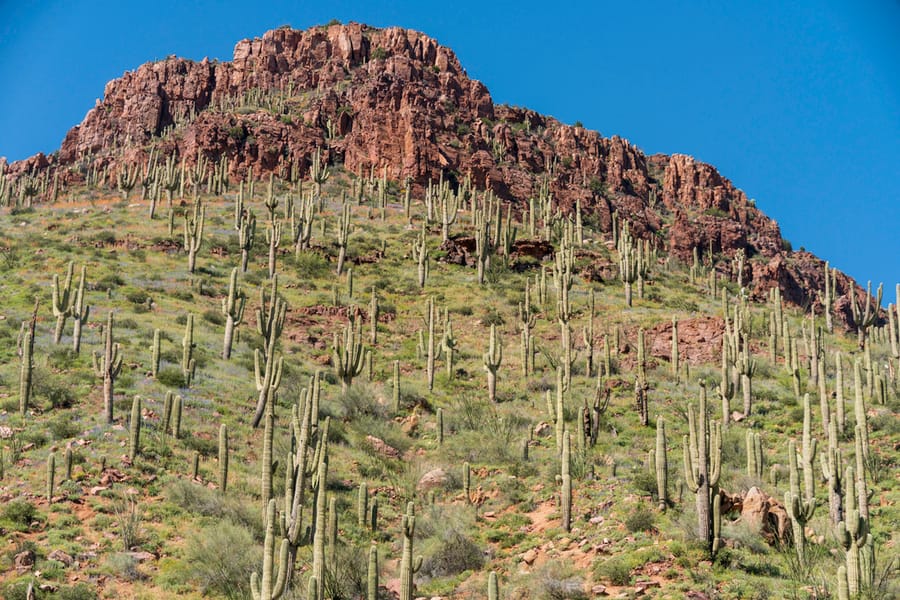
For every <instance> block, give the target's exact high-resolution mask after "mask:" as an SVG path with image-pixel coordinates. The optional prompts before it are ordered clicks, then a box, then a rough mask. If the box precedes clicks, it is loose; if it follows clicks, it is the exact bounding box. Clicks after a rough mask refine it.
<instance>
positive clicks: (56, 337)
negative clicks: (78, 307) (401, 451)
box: [52, 261, 74, 344]
mask: <svg viewBox="0 0 900 600" xmlns="http://www.w3.org/2000/svg"><path fill="white" fill-rule="evenodd" d="M73 269H74V263H73V262H72V261H69V265H68V267H67V268H66V280H65V283H63V284H62V285H60V284H59V275H53V294H52V305H53V316H54V317H56V329H54V330H53V343H54V344H58V343H59V341H60V340H61V339H62V332H63V327H65V325H66V318H67V317H68V316H69V315H70V314H72V271H73Z"/></svg>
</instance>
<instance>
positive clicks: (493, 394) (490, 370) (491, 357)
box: [482, 324, 503, 402]
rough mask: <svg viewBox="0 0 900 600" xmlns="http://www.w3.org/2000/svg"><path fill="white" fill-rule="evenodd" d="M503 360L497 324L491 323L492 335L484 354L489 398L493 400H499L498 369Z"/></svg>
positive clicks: (483, 359) (483, 360)
mask: <svg viewBox="0 0 900 600" xmlns="http://www.w3.org/2000/svg"><path fill="white" fill-rule="evenodd" d="M502 360H503V345H502V344H501V343H500V338H499V337H498V336H497V327H496V325H493V324H492V325H491V336H490V338H489V342H488V350H487V352H485V353H484V355H483V356H482V362H483V363H484V370H485V372H486V373H487V385H488V399H490V401H491V402H496V401H497V370H498V369H499V368H500V362H501V361H502Z"/></svg>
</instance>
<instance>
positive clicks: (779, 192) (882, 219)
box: [0, 0, 900, 302]
mask: <svg viewBox="0 0 900 600" xmlns="http://www.w3.org/2000/svg"><path fill="white" fill-rule="evenodd" d="M433 6H434V5H433V3H428V2H421V1H419V2H406V1H403V2H401V1H397V2H375V1H369V2H346V1H340V0H334V1H331V2H321V3H301V2H267V3H265V6H264V7H252V6H251V5H250V4H249V3H247V2H204V1H198V2H190V1H184V2H181V3H175V2H168V1H162V0H161V1H158V2H154V3H152V4H148V5H147V6H144V3H137V2H134V3H132V2H99V1H98V2H86V1H80V0H70V1H68V2H60V1H55V0H50V1H45V2H28V1H25V2H8V1H6V0H2V1H0V14H2V15H3V18H2V21H0V81H3V82H4V83H5V85H4V86H3V91H2V93H0V156H7V157H8V158H9V159H11V160H13V159H19V158H24V157H26V156H28V155H31V154H33V153H35V152H38V151H43V152H50V151H52V150H54V149H56V148H57V147H58V146H59V143H60V141H61V140H62V138H63V136H64V135H65V132H66V131H67V130H68V129H69V128H70V127H71V126H73V125H75V124H77V123H79V122H80V121H81V119H82V118H83V116H84V114H85V112H86V111H87V110H88V109H89V108H90V107H91V106H93V104H94V101H95V99H96V98H98V97H100V96H101V95H102V93H103V86H104V84H105V83H106V82H107V81H108V80H110V79H113V78H115V77H118V76H120V75H121V74H122V73H123V72H124V71H126V70H130V69H133V68H135V67H137V66H138V65H140V64H141V63H143V62H146V61H148V60H154V59H160V58H163V57H165V56H167V55H169V54H177V55H179V56H185V57H188V58H194V59H201V58H203V57H204V56H209V57H210V58H219V59H222V60H229V59H230V58H231V53H232V50H233V48H234V44H235V42H237V41H238V40H239V39H242V38H246V37H253V36H258V35H261V34H262V33H263V32H264V31H266V30H267V29H271V28H274V27H277V26H279V25H284V24H290V25H292V26H293V27H296V28H305V27H308V26H311V25H315V24H322V23H326V22H327V21H329V20H331V19H332V18H336V19H339V20H341V21H350V20H354V21H359V22H365V23H369V24H372V25H376V26H388V25H399V26H403V27H409V28H413V29H418V30H421V31H424V32H426V33H428V34H429V35H431V36H432V37H434V38H436V39H437V40H438V41H440V42H441V43H443V44H445V45H447V46H450V47H451V48H453V49H454V50H455V51H456V52H457V54H458V55H459V58H460V61H461V62H462V64H463V66H464V67H465V68H466V70H467V71H468V73H469V75H470V76H472V77H474V78H476V79H479V80H481V81H482V82H484V83H485V84H486V85H487V87H488V88H489V89H490V91H491V93H492V95H493V97H494V100H495V101H497V102H506V103H510V104H515V105H519V106H528V107H529V108H533V109H535V110H538V111H540V112H543V113H547V114H550V115H553V116H555V117H557V118H559V119H561V120H562V121H565V122H569V123H572V122H575V121H576V120H580V121H582V122H583V123H584V124H585V126H586V127H590V128H592V129H597V130H599V131H600V132H602V133H603V134H604V135H613V134H618V135H620V136H622V137H625V138H628V139H629V140H631V141H632V142H634V143H635V144H637V145H638V146H640V147H641V148H642V149H643V150H644V151H646V152H648V153H654V152H665V153H675V152H679V153H684V154H690V155H693V156H695V157H697V158H698V159H700V160H703V161H706V162H709V163H712V164H713V165H715V166H716V167H717V168H718V169H719V170H720V172H721V173H722V174H723V175H725V176H726V177H728V178H729V179H731V180H732V181H733V182H734V183H735V185H737V186H738V187H740V188H742V189H743V190H744V191H745V192H746V193H747V194H748V196H750V197H751V198H755V199H756V200H757V205H758V206H759V207H760V208H762V209H763V210H764V211H765V212H766V213H767V214H769V215H770V216H772V217H773V218H775V219H776V220H777V221H778V222H779V224H780V225H781V227H782V233H783V235H784V237H786V238H788V239H789V240H790V241H791V242H792V243H793V245H794V248H799V247H801V246H804V247H805V248H807V249H808V250H811V251H813V252H815V253H816V254H818V255H819V256H821V257H823V258H827V259H829V260H831V262H832V264H833V265H835V266H837V267H838V268H841V269H842V270H845V271H847V272H848V273H850V274H851V275H853V276H854V277H856V278H857V279H859V280H860V281H861V282H862V283H863V285H865V281H866V280H867V279H871V280H873V281H874V282H876V283H877V282H879V281H884V282H885V285H886V287H887V293H886V299H885V300H886V302H887V301H893V300H894V298H893V291H892V290H893V286H894V283H896V282H900V261H898V260H897V258H896V247H897V233H898V229H900V193H898V185H897V175H900V2H898V0H858V1H855V2H847V1H845V2H839V1H836V0H818V1H812V0H798V1H794V2H783V1H770V0H761V1H756V2H733V1H726V2H722V1H719V2H715V1H697V2H681V3H679V2H671V1H669V2H657V1H645V2H620V1H619V2H606V1H597V2H561V3H552V2H549V3H548V2H546V0H544V2H529V1H521V2H477V3H476V2H468V1H465V0H457V1H455V2H451V3H441V4H440V5H437V8H434V7H433Z"/></svg>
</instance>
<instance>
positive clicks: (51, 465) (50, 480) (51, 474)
mask: <svg viewBox="0 0 900 600" xmlns="http://www.w3.org/2000/svg"><path fill="white" fill-rule="evenodd" d="M55 482H56V454H55V453H53V452H51V453H50V454H48V455H47V502H53V487H54V483H55Z"/></svg>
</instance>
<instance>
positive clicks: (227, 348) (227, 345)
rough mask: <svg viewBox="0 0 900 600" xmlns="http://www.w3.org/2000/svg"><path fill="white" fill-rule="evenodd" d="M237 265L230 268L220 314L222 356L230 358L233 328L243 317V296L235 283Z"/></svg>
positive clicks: (244, 299) (244, 297)
mask: <svg viewBox="0 0 900 600" xmlns="http://www.w3.org/2000/svg"><path fill="white" fill-rule="evenodd" d="M237 274H238V270H237V267H235V268H233V269H232V270H231V278H230V279H229V282H228V295H227V296H225V297H224V298H222V314H223V315H225V341H224V343H223V345H222V358H224V359H225V360H228V359H229V358H231V344H232V340H234V328H235V327H237V326H238V325H240V324H241V321H242V320H243V319H244V304H245V301H246V296H244V294H243V292H242V291H241V289H240V288H239V287H238V283H237Z"/></svg>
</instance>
